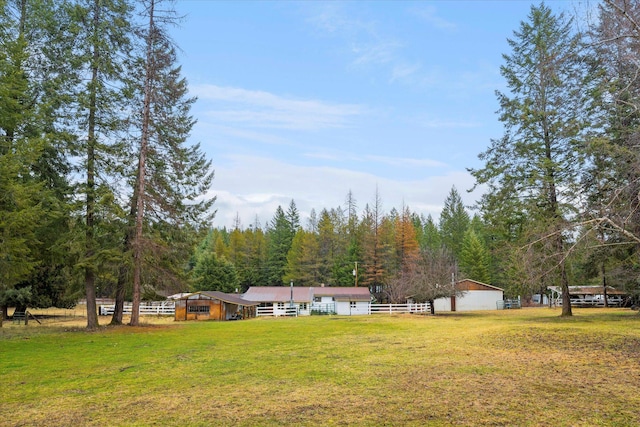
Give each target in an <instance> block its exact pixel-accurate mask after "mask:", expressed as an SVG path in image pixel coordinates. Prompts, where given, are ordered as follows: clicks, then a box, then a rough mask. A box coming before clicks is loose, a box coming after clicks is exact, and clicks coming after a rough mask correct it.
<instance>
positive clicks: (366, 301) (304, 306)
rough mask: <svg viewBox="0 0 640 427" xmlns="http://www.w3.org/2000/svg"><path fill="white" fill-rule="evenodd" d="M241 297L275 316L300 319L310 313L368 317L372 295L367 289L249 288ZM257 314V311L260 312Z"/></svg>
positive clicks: (325, 287)
mask: <svg viewBox="0 0 640 427" xmlns="http://www.w3.org/2000/svg"><path fill="white" fill-rule="evenodd" d="M243 298H244V299H246V300H249V301H255V302H258V303H260V305H259V307H260V308H263V309H268V310H269V311H271V310H273V315H274V316H285V315H291V314H292V311H294V313H296V314H297V315H300V316H305V315H306V316H308V315H310V314H312V312H316V313H329V314H343V315H358V314H369V305H370V304H371V293H370V292H369V289H368V288H367V287H330V286H318V287H304V286H252V287H250V288H249V289H248V290H247V292H245V293H244V295H243ZM259 311H260V310H259Z"/></svg>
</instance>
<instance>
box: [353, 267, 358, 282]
mask: <svg viewBox="0 0 640 427" xmlns="http://www.w3.org/2000/svg"><path fill="white" fill-rule="evenodd" d="M353 277H355V280H356V288H357V287H358V261H356V262H355V268H354V269H353Z"/></svg>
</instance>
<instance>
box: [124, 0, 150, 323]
mask: <svg viewBox="0 0 640 427" xmlns="http://www.w3.org/2000/svg"><path fill="white" fill-rule="evenodd" d="M154 8H155V0H151V1H150V3H149V34H148V36H147V57H146V64H145V79H144V101H143V107H142V135H141V137H140V153H139V158H138V179H137V182H136V183H137V187H136V188H137V200H136V223H135V235H134V240H133V303H132V307H131V322H129V324H130V325H131V326H138V324H139V323H140V288H141V281H142V225H143V223H144V198H145V197H144V196H145V177H146V162H147V151H148V146H149V132H150V131H149V125H150V120H151V95H152V94H151V90H152V82H153V73H154V71H155V70H154V67H153V37H154V34H155V31H156V30H155V23H154V13H155V12H154Z"/></svg>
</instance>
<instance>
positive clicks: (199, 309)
mask: <svg viewBox="0 0 640 427" xmlns="http://www.w3.org/2000/svg"><path fill="white" fill-rule="evenodd" d="M208 312H209V306H208V305H190V306H189V313H208Z"/></svg>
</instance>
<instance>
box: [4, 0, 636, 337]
mask: <svg viewBox="0 0 640 427" xmlns="http://www.w3.org/2000/svg"><path fill="white" fill-rule="evenodd" d="M181 20H182V19H181V17H180V16H179V14H177V13H176V11H175V10H174V9H173V3H172V2H171V1H169V0H144V1H137V2H133V1H131V0H0V40H1V42H0V245H1V252H0V309H2V311H3V312H4V313H5V315H6V308H7V307H8V306H16V307H20V308H24V307H27V306H30V307H48V306H70V305H73V304H75V303H76V301H77V300H78V299H80V298H85V299H86V301H87V313H88V320H87V326H88V327H89V328H95V327H96V326H97V325H98V318H97V314H96V298H97V297H102V296H104V297H113V298H115V299H116V311H115V314H114V316H113V318H112V323H114V324H118V323H121V322H122V305H123V303H124V301H125V299H126V300H129V299H130V300H132V301H133V303H134V313H137V311H136V310H135V306H136V305H137V304H139V303H140V301H141V300H142V299H143V298H145V297H149V298H153V297H154V294H155V293H156V292H174V291H185V290H204V289H219V290H223V291H230V292H235V290H236V289H238V290H239V291H240V290H243V289H245V288H247V287H248V286H260V285H283V284H289V283H290V282H291V281H293V282H294V283H295V284H296V285H319V284H322V283H324V284H326V285H331V286H351V285H355V284H356V280H357V284H358V285H359V286H369V287H370V289H371V290H372V291H373V292H374V294H375V295H376V297H378V298H379V299H384V300H388V301H401V300H403V299H406V298H407V297H411V298H413V299H415V300H431V299H434V298H437V297H440V296H445V295H449V294H451V293H452V292H454V290H453V289H452V287H451V283H452V282H453V281H454V280H455V279H457V278H470V279H474V280H479V281H483V282H487V283H491V284H494V285H496V286H499V287H502V288H504V289H505V290H506V292H507V296H516V295H521V296H524V297H526V296H527V295H530V294H532V293H536V292H540V291H544V290H545V289H546V287H547V286H551V285H554V286H561V287H562V288H563V289H564V290H565V291H566V290H567V286H569V284H600V285H605V284H606V285H613V286H615V287H616V288H619V289H623V290H626V291H627V292H629V293H631V294H633V293H636V294H637V292H638V287H639V285H638V270H639V267H640V264H639V262H638V261H639V259H638V255H639V254H640V252H639V250H638V249H639V244H640V209H639V207H640V205H639V203H640V197H639V195H640V183H639V178H640V159H639V157H638V154H639V152H638V141H640V133H639V132H638V130H639V125H640V114H639V110H638V107H639V106H640V81H639V80H638V76H640V73H639V71H640V68H639V67H640V66H639V65H638V61H637V58H638V57H640V27H639V23H640V5H639V4H638V2H637V1H630V0H605V1H603V2H601V3H599V4H598V5H597V6H596V7H594V8H591V9H589V10H588V11H587V12H586V13H581V14H576V15H575V16H569V15H567V14H562V13H554V12H553V11H552V10H551V9H550V8H548V7H547V6H546V5H545V4H544V3H541V4H537V5H532V6H531V9H530V12H529V15H528V16H527V17H526V18H525V19H523V21H522V22H521V23H520V26H519V27H518V28H517V29H515V30H514V32H513V34H512V35H511V37H509V38H508V43H509V49H510V51H509V52H506V53H505V54H504V55H503V65H502V66H501V68H500V73H501V75H502V77H503V79H504V81H505V88H506V90H504V91H498V92H496V95H497V98H498V101H499V105H500V108H499V111H498V120H499V121H500V122H501V123H502V125H503V134H502V135H501V136H496V139H494V140H491V141H487V142H488V147H487V149H486V150H484V151H483V152H481V153H480V154H479V158H480V160H481V162H482V166H481V167H479V168H477V169H470V170H469V172H470V173H471V174H472V176H473V177H474V178H475V180H476V183H477V185H479V186H481V188H482V190H483V191H482V193H483V196H482V197H481V199H480V200H479V201H478V202H477V205H475V206H472V207H471V206H468V207H465V206H463V205H462V202H461V198H460V195H459V193H458V189H455V188H452V189H451V192H450V194H449V196H448V197H447V199H446V200H445V201H444V208H443V211H442V213H441V215H440V217H439V218H437V221H436V220H435V219H434V218H431V217H429V216H427V217H424V216H423V215H421V214H419V213H417V212H412V211H411V210H410V207H408V206H402V207H392V208H391V209H390V210H388V211H386V210H385V209H384V206H383V201H382V198H381V196H380V195H379V194H377V193H376V194H375V195H374V198H373V200H372V201H371V202H369V203H365V204H364V206H358V203H356V200H355V197H354V195H353V193H352V192H351V191H349V193H348V194H347V196H346V201H345V204H344V206H340V207H333V208H322V209H321V210H320V211H319V212H313V213H312V215H311V216H310V218H308V219H306V218H305V221H304V223H301V220H300V218H299V213H298V211H297V208H296V206H295V202H294V201H293V200H292V201H291V204H290V205H289V206H288V207H285V209H283V208H282V207H280V208H278V209H277V211H276V212H275V213H274V216H273V218H272V219H271V220H270V221H269V222H268V223H267V224H265V225H264V226H261V225H260V224H258V223H257V221H256V222H255V223H254V224H252V225H251V226H249V227H247V228H242V227H240V226H239V224H238V226H237V227H233V229H231V230H226V229H213V230H212V229H211V228H210V224H211V219H212V204H213V203H214V200H213V199H207V198H205V194H206V193H207V191H208V190H209V189H210V186H211V182H212V179H213V171H212V168H211V161H210V160H209V159H207V158H206V157H205V155H204V154H203V152H202V150H201V148H200V146H199V145H198V144H194V143H191V142H190V141H189V134H190V132H191V129H192V127H193V125H194V123H195V121H194V118H193V117H192V116H191V113H190V109H191V106H192V105H193V103H194V102H196V100H195V99H194V98H193V97H191V96H190V95H189V93H188V84H187V82H186V80H185V79H184V78H183V77H182V76H181V70H180V65H179V63H178V60H177V55H176V46H174V44H173V42H172V39H171V36H170V30H171V28H172V27H173V26H174V25H177V24H179V23H180V22H181ZM183 48H184V49H185V50H188V49H189V47H188V46H183ZM212 48H215V46H214V47H212ZM441 142H442V141H433V143H441ZM356 190H357V189H356ZM460 190H461V191H465V190H467V189H460ZM470 212H473V215H470ZM564 297H565V298H566V300H565V301H564V303H563V307H562V313H563V315H570V314H571V306H570V304H569V301H568V292H564ZM137 323H138V318H137V315H135V314H134V315H133V316H132V318H131V324H133V325H135V324H137Z"/></svg>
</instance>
